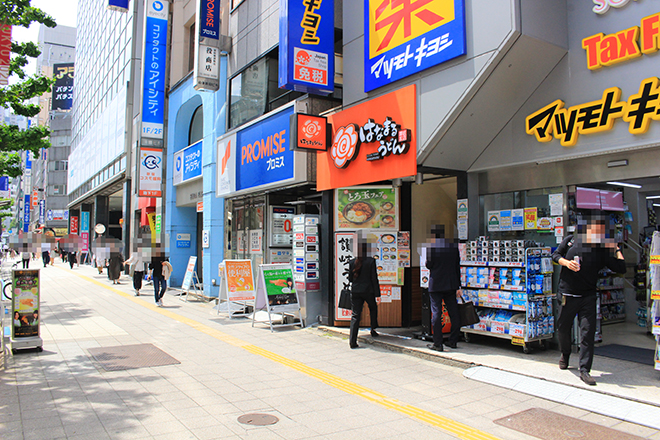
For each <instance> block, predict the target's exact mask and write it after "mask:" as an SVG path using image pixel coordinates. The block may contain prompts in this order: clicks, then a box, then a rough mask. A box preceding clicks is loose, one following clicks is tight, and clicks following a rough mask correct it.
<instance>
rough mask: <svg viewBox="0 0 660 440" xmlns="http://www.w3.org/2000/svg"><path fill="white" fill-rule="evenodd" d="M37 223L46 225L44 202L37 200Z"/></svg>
mask: <svg viewBox="0 0 660 440" xmlns="http://www.w3.org/2000/svg"><path fill="white" fill-rule="evenodd" d="M39 223H41V224H44V223H46V201H45V200H39Z"/></svg>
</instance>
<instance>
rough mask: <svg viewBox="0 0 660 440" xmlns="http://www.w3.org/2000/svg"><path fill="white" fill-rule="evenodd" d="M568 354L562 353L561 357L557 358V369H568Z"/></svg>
mask: <svg viewBox="0 0 660 440" xmlns="http://www.w3.org/2000/svg"><path fill="white" fill-rule="evenodd" d="M568 356H569V355H565V354H564V353H562V354H561V357H560V358H559V369H560V370H566V369H568Z"/></svg>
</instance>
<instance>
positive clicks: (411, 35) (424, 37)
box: [364, 0, 466, 92]
mask: <svg viewBox="0 0 660 440" xmlns="http://www.w3.org/2000/svg"><path fill="white" fill-rule="evenodd" d="M464 1H465V0H435V1H422V0H418V1H416V2H415V3H412V2H410V1H405V2H401V1H396V0H385V1H383V0H364V37H365V38H364V91H365V92H369V91H371V90H374V89H376V88H378V87H382V86H384V85H386V84H390V83H392V82H394V81H398V80H400V79H401V78H405V77H407V76H410V75H413V74H415V73H417V72H421V71H422V70H424V69H428V68H429V67H432V66H436V65H438V64H440V63H444V62H445V61H448V60H451V59H453V58H456V57H458V56H461V55H465V52H466V49H465V3H464ZM402 3H403V6H402V7H401V4H402Z"/></svg>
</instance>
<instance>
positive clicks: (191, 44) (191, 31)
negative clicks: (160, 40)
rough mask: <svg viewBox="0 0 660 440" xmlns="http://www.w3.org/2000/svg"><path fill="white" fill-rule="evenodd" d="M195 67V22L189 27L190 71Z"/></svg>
mask: <svg viewBox="0 0 660 440" xmlns="http://www.w3.org/2000/svg"><path fill="white" fill-rule="evenodd" d="M194 68H195V23H193V24H191V25H190V27H189V28H188V72H192V71H193V69H194Z"/></svg>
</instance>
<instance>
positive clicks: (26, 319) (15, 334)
mask: <svg viewBox="0 0 660 440" xmlns="http://www.w3.org/2000/svg"><path fill="white" fill-rule="evenodd" d="M13 290H14V300H13V302H12V327H11V328H12V338H13V339H18V338H26V337H32V336H39V317H40V315H39V271H38V270H34V269H33V270H14V275H13Z"/></svg>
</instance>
